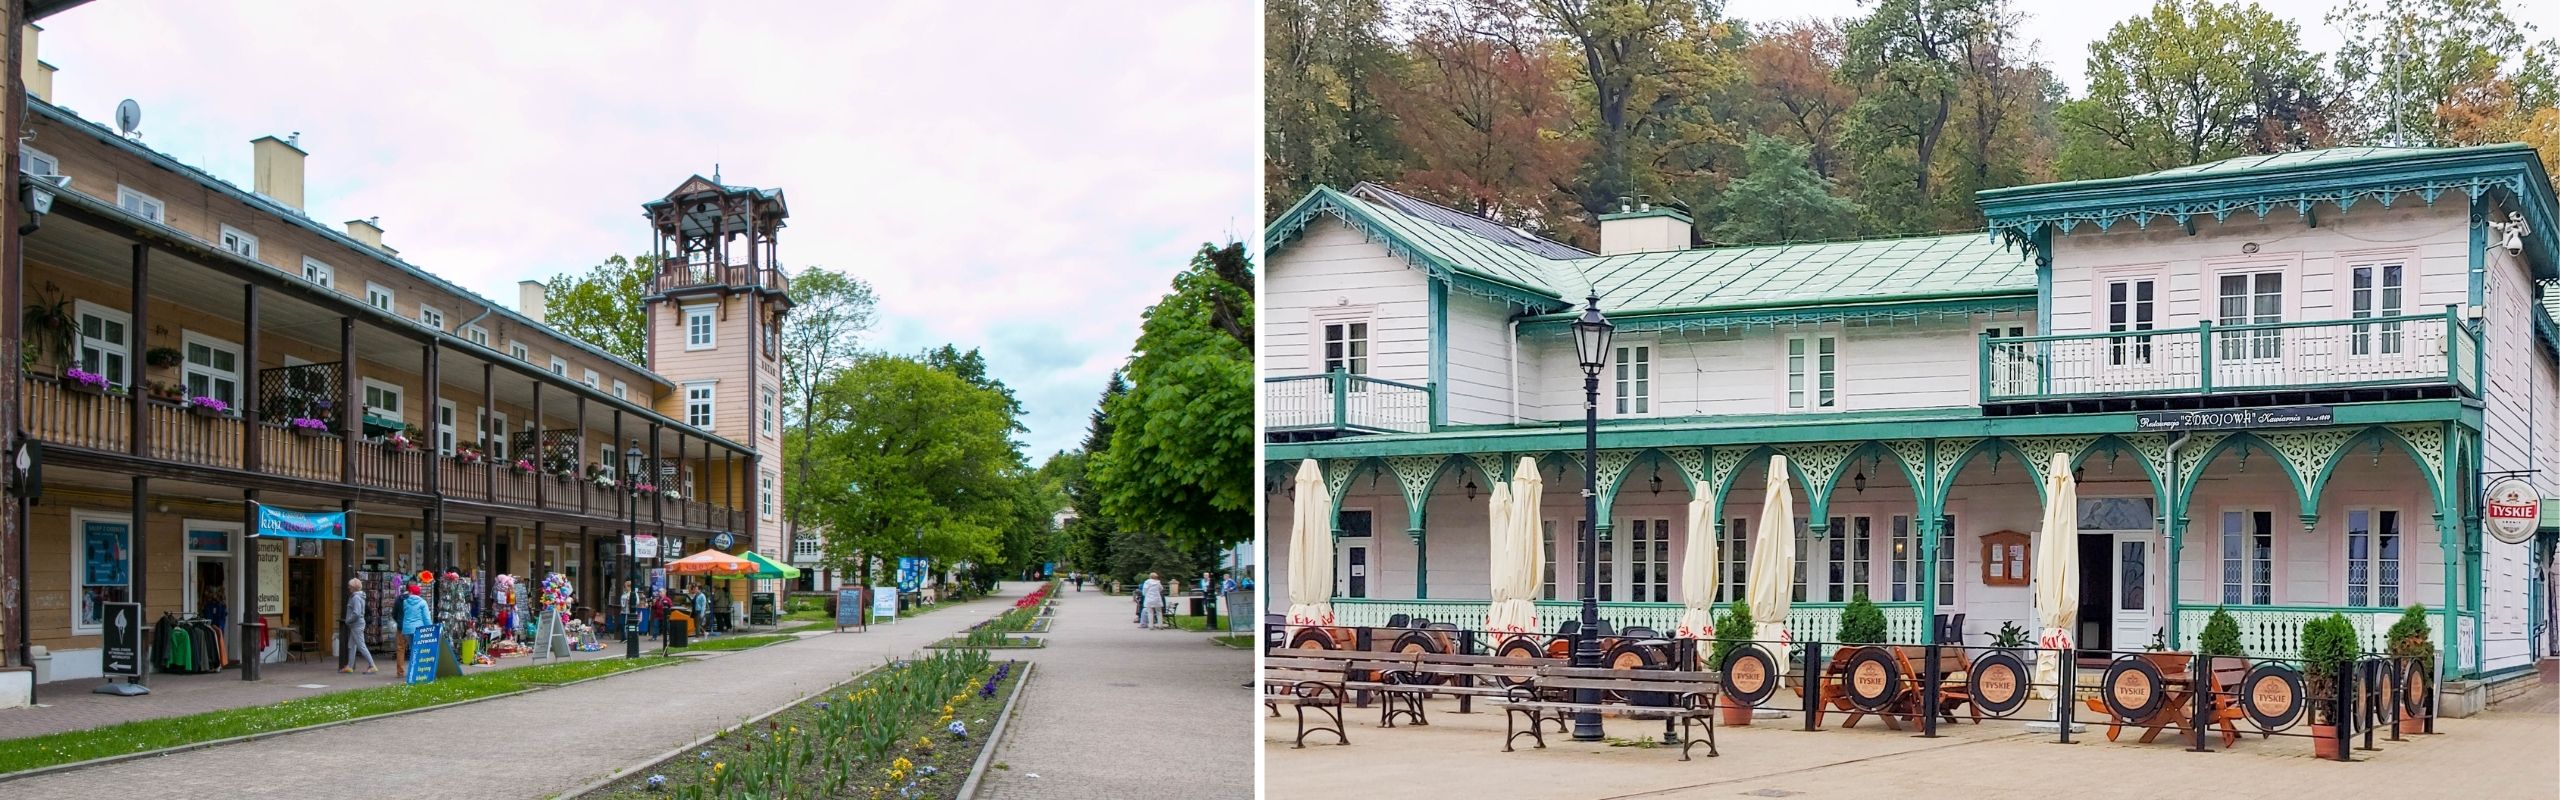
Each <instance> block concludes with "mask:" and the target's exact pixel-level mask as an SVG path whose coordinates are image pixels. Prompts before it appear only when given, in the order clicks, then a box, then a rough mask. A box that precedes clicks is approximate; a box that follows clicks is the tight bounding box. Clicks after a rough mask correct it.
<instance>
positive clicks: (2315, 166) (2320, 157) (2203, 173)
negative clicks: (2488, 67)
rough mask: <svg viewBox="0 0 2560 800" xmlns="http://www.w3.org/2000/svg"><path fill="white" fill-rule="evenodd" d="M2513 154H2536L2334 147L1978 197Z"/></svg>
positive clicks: (2517, 147)
mask: <svg viewBox="0 0 2560 800" xmlns="http://www.w3.org/2000/svg"><path fill="white" fill-rule="evenodd" d="M2509 151H2521V152H2523V153H2525V154H2527V155H2531V154H2532V153H2533V148H2532V147H2531V146H2529V145H2525V144H2520V143H2515V142H2507V143H2501V144H2484V145H2474V146H2470V147H2330V148H2323V149H2319V150H2297V151H2293V152H2289V153H2272V154H2257V155H2246V156H2237V157H2233V158H2226V159H2223V160H2220V161H2207V162H2205V163H2202V164H2189V165H2186V166H2183V167H2171V168H2168V169H2164V170H2160V171H2158V172H2145V173H2142V174H2139V175H2126V176H2124V177H2120V178H2091V179H2088V180H2078V181H2055V182H2052V183H2036V184H2028V185H2024V186H2011V187H2006V188H2000V189H1985V190H1982V191H1980V192H1977V193H1976V195H1977V196H1979V197H1981V198H1982V199H1985V200H1991V199H1995V198H2003V197H2012V196H2016V195H2023V194H2048V193H2052V192H2055V191H2059V190H2065V189H2074V188H2081V187H2101V186H2122V185H2128V184H2142V183H2153V182H2158V181H2164V180H2170V179H2178V178H2234V177H2248V176H2265V175H2271V174H2276V173H2284V172H2289V171H2295V170H2306V171H2308V170H2326V169H2333V168H2338V167H2349V166H2356V165H2362V164H2373V163H2383V162H2393V161H2406V160H2410V159H2417V158H2434V157H2443V156H2460V155H2471V154H2490V153H2500V152H2509Z"/></svg>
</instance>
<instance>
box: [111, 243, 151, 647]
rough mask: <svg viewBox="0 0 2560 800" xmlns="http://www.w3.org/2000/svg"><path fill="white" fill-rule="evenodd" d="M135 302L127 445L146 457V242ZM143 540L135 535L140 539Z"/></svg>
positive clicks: (137, 254)
mask: <svg viewBox="0 0 2560 800" xmlns="http://www.w3.org/2000/svg"><path fill="white" fill-rule="evenodd" d="M132 303H133V308H132V310H131V311H132V315H133V326H132V327H130V328H126V329H125V334H126V337H127V340H128V343H129V346H128V347H127V348H126V350H127V352H126V353H125V357H124V374H125V381H124V388H125V394H126V395H127V396H126V398H125V400H126V402H129V403H131V404H132V406H133V408H132V410H133V419H131V420H129V422H130V423H131V424H132V431H131V432H132V441H129V442H126V443H125V444H126V445H127V447H128V448H129V449H130V451H131V452H132V453H133V454H134V455H135V456H144V455H147V454H149V453H150V452H151V445H150V441H151V408H150V406H149V403H150V402H151V399H150V398H151V393H150V392H146V391H143V390H142V366H143V365H142V351H144V350H148V349H150V348H149V347H148V344H149V342H148V341H146V340H145V339H144V338H143V335H144V334H145V333H147V332H149V331H150V330H151V246H150V245H147V244H136V245H134V246H133V300H132ZM100 366H105V365H104V364H100ZM136 524H140V523H138V522H137V523H136ZM141 539H142V537H140V536H135V537H134V540H135V541H137V542H138V541H141ZM137 574H138V572H137ZM144 671H145V672H149V671H150V670H144Z"/></svg>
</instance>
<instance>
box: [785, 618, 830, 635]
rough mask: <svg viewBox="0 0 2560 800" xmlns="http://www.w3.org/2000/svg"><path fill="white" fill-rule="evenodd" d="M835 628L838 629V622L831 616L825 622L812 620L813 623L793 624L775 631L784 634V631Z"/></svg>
mask: <svg viewBox="0 0 2560 800" xmlns="http://www.w3.org/2000/svg"><path fill="white" fill-rule="evenodd" d="M835 629H836V623H835V620H834V619H833V618H829V619H828V620H827V621H825V622H812V623H809V624H806V625H793V626H791V627H788V628H783V629H781V630H778V631H774V633H777V634H784V633H808V632H810V631H831V630H835Z"/></svg>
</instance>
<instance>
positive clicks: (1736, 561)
mask: <svg viewBox="0 0 2560 800" xmlns="http://www.w3.org/2000/svg"><path fill="white" fill-rule="evenodd" d="M1750 531H1751V518H1749V517H1733V518H1730V519H1727V520H1725V523H1724V529H1723V530H1721V531H1719V532H1717V534H1716V535H1717V536H1719V537H1722V538H1720V539H1718V540H1717V542H1716V570H1717V571H1716V596H1715V602H1718V603H1731V602H1733V601H1736V600H1740V599H1742V597H1743V591H1744V587H1745V584H1744V582H1743V581H1744V579H1745V578H1746V577H1748V575H1749V570H1750V566H1751V536H1750Z"/></svg>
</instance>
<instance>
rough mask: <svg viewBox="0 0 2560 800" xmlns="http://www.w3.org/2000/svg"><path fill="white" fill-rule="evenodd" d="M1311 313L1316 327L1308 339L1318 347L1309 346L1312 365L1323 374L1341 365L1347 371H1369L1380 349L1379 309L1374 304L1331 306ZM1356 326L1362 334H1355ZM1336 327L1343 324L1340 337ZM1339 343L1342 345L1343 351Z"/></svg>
mask: <svg viewBox="0 0 2560 800" xmlns="http://www.w3.org/2000/svg"><path fill="white" fill-rule="evenodd" d="M1310 316H1311V317H1313V319H1311V320H1310V322H1311V323H1312V324H1313V326H1314V330H1311V331H1308V338H1309V339H1310V340H1312V341H1313V342H1314V343H1315V346H1313V347H1309V348H1307V356H1308V359H1309V363H1308V367H1309V368H1311V369H1314V370H1315V371H1316V374H1318V375H1323V374H1328V373H1331V372H1332V371H1333V369H1334V367H1335V366H1336V365H1337V364H1339V365H1340V366H1341V367H1342V368H1343V371H1344V372H1348V373H1350V374H1353V375H1366V374H1369V369H1370V367H1372V366H1374V362H1375V361H1376V355H1377V350H1378V348H1377V341H1378V340H1377V336H1378V324H1377V320H1376V319H1375V317H1376V316H1377V313H1376V309H1374V308H1372V307H1370V306H1356V307H1347V308H1329V309H1323V310H1321V311H1318V312H1316V313H1314V314H1311V315H1310ZM1355 325H1356V326H1359V330H1358V333H1359V335H1358V336H1353V335H1351V334H1352V333H1353V330H1352V326H1355ZM1336 326H1340V331H1339V333H1340V336H1339V337H1337V336H1336V330H1335V327H1336ZM1336 344H1339V345H1341V347H1340V349H1339V351H1337V350H1336V348H1335V345H1336Z"/></svg>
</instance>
